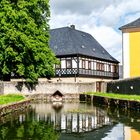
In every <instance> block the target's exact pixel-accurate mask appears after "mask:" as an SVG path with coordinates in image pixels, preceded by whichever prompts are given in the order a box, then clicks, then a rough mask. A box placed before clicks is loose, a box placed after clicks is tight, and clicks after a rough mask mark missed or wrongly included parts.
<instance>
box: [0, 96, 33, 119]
mask: <svg viewBox="0 0 140 140" xmlns="http://www.w3.org/2000/svg"><path fill="white" fill-rule="evenodd" d="M31 100H32V99H28V98H26V97H24V96H23V95H20V94H8V95H1V96H0V121H1V120H2V118H3V116H5V115H7V114H10V113H15V112H19V111H23V110H25V109H26V108H27V107H28V106H29V105H30V102H31Z"/></svg>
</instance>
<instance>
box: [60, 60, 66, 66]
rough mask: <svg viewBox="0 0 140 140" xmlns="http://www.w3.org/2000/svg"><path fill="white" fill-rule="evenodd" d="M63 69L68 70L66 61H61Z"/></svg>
mask: <svg viewBox="0 0 140 140" xmlns="http://www.w3.org/2000/svg"><path fill="white" fill-rule="evenodd" d="M61 68H66V61H65V60H61Z"/></svg>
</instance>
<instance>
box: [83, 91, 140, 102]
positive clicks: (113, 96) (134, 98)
mask: <svg viewBox="0 0 140 140" xmlns="http://www.w3.org/2000/svg"><path fill="white" fill-rule="evenodd" d="M84 94H85V95H92V96H99V97H106V98H110V99H118V100H127V101H138V102H140V95H128V94H118V93H102V92H85V93H84Z"/></svg>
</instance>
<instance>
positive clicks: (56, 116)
mask: <svg viewBox="0 0 140 140" xmlns="http://www.w3.org/2000/svg"><path fill="white" fill-rule="evenodd" d="M139 114H140V113H139V112H132V111H127V110H118V109H112V108H102V109H101V108H99V107H95V106H93V105H88V104H79V103H73V104H68V103H66V104H64V105H63V106H56V107H55V106H54V105H52V104H46V103H39V104H32V108H30V109H28V110H26V111H25V112H24V113H20V114H16V116H15V117H14V116H11V117H9V119H7V121H3V123H2V121H1V123H0V140H16V139H18V140H20V139H23V140H28V139H30V140H31V139H32V140H34V139H35V140H38V139H40V140H42V139H44V140H48V139H50V140H139V139H140V133H139V132H140V119H139V116H140V115H139Z"/></svg>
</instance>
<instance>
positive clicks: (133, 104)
mask: <svg viewBox="0 0 140 140" xmlns="http://www.w3.org/2000/svg"><path fill="white" fill-rule="evenodd" d="M80 101H81V102H92V103H93V104H100V105H105V106H108V107H116V108H126V109H127V108H128V109H134V110H140V96H139V95H125V94H116V93H94V92H87V93H83V94H80Z"/></svg>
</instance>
